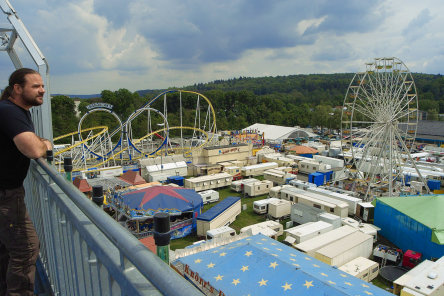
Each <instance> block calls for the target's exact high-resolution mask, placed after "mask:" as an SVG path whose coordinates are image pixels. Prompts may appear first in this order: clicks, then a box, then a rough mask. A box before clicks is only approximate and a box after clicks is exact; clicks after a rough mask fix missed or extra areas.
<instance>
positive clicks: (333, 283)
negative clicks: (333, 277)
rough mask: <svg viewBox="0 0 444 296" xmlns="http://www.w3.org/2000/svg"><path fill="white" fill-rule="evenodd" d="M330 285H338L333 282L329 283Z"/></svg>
mask: <svg viewBox="0 0 444 296" xmlns="http://www.w3.org/2000/svg"><path fill="white" fill-rule="evenodd" d="M328 282H329V283H330V284H332V285H336V283H335V282H332V281H328Z"/></svg>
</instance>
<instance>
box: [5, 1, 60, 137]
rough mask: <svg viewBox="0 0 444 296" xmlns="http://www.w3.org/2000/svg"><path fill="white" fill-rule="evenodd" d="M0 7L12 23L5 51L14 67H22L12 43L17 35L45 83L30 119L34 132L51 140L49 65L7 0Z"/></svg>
mask: <svg viewBox="0 0 444 296" xmlns="http://www.w3.org/2000/svg"><path fill="white" fill-rule="evenodd" d="M0 8H1V10H2V11H3V13H4V14H5V15H6V18H7V19H8V21H9V23H10V24H11V25H12V29H11V36H10V37H9V43H8V45H7V46H6V51H7V52H8V54H9V57H10V58H11V61H12V63H13V64H14V67H15V68H16V69H18V68H22V67H23V65H22V63H21V61H20V58H19V57H18V55H17V53H16V51H15V49H14V45H15V41H16V39H17V37H19V38H20V40H21V41H22V43H23V45H24V46H25V48H26V50H27V51H28V54H29V55H30V56H31V58H32V60H33V61H34V63H35V64H36V66H37V71H38V72H39V73H40V75H41V76H42V79H43V83H44V84H45V88H46V93H45V96H44V97H43V104H42V105H41V106H39V107H33V108H32V109H31V114H32V119H33V121H34V125H35V130H36V133H37V134H38V135H39V136H41V137H44V138H46V139H49V140H51V141H52V138H53V134H52V116H51V101H50V95H49V94H50V92H49V65H48V62H47V61H46V59H45V57H44V56H43V54H42V52H41V51H40V49H39V47H38V46H37V44H36V43H35V41H34V39H33V38H32V36H31V34H30V33H29V31H28V30H27V29H26V27H25V25H24V24H23V22H22V20H21V19H20V18H19V17H18V15H17V12H16V11H15V10H14V8H13V7H12V5H11V3H9V1H8V0H0Z"/></svg>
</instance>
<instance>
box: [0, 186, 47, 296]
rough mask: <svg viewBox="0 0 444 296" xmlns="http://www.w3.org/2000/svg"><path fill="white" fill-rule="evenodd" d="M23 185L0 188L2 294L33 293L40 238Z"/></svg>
mask: <svg viewBox="0 0 444 296" xmlns="http://www.w3.org/2000/svg"><path fill="white" fill-rule="evenodd" d="M24 196H25V190H24V189H23V187H19V188H15V189H0V296H3V295H8V296H15V295H34V280H35V262H36V260H37V257H38V254H39V239H38V237H37V234H36V232H35V228H34V226H33V224H32V222H31V220H30V218H29V215H28V211H27V210H26V206H25V202H24Z"/></svg>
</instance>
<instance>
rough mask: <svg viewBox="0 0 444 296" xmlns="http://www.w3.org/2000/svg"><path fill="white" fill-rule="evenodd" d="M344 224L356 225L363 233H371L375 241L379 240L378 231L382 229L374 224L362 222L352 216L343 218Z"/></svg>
mask: <svg viewBox="0 0 444 296" xmlns="http://www.w3.org/2000/svg"><path fill="white" fill-rule="evenodd" d="M342 225H348V226H351V227H354V228H356V229H357V230H359V231H361V232H362V233H365V234H368V235H371V236H372V237H373V242H376V241H377V240H378V231H379V230H381V229H380V228H379V227H377V226H375V225H373V224H369V223H362V222H359V221H356V220H355V219H352V218H342Z"/></svg>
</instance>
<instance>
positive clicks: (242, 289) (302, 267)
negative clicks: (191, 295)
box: [173, 234, 393, 296]
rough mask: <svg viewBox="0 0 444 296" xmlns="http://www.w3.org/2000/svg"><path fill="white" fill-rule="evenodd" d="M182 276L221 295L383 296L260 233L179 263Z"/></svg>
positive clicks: (191, 256)
mask: <svg viewBox="0 0 444 296" xmlns="http://www.w3.org/2000/svg"><path fill="white" fill-rule="evenodd" d="M177 263H181V264H183V266H184V270H186V272H184V276H185V277H187V278H188V279H190V278H191V277H193V278H194V279H195V280H198V284H197V286H198V287H199V288H201V289H203V287H205V289H208V287H213V288H214V289H216V290H218V291H222V292H223V294H221V295H230V296H235V295H255V296H260V295H267V296H269V295H287V294H288V295H310V296H312V295H332V296H336V295H341V296H342V295H353V296H357V295H360V296H366V295H384V296H393V294H391V293H388V292H386V291H384V290H382V289H380V288H378V287H376V286H374V285H373V284H371V283H367V282H365V281H363V280H360V279H358V278H356V277H354V276H351V275H349V274H347V273H344V272H342V271H341V270H339V269H337V268H334V267H331V266H329V265H327V264H325V263H323V262H320V261H319V260H317V259H315V258H313V257H310V256H308V255H307V254H304V253H302V252H299V251H297V250H296V249H293V248H291V247H289V246H286V245H284V244H282V243H280V242H278V241H276V240H274V239H271V238H269V237H267V236H264V235H262V234H258V235H254V236H251V237H247V238H244V239H241V240H238V241H235V242H232V243H229V244H227V245H225V246H219V247H216V248H213V249H209V250H206V251H202V252H200V253H196V254H192V255H189V256H186V257H182V258H180V259H178V260H177V261H176V262H175V263H173V265H175V264H177Z"/></svg>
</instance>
